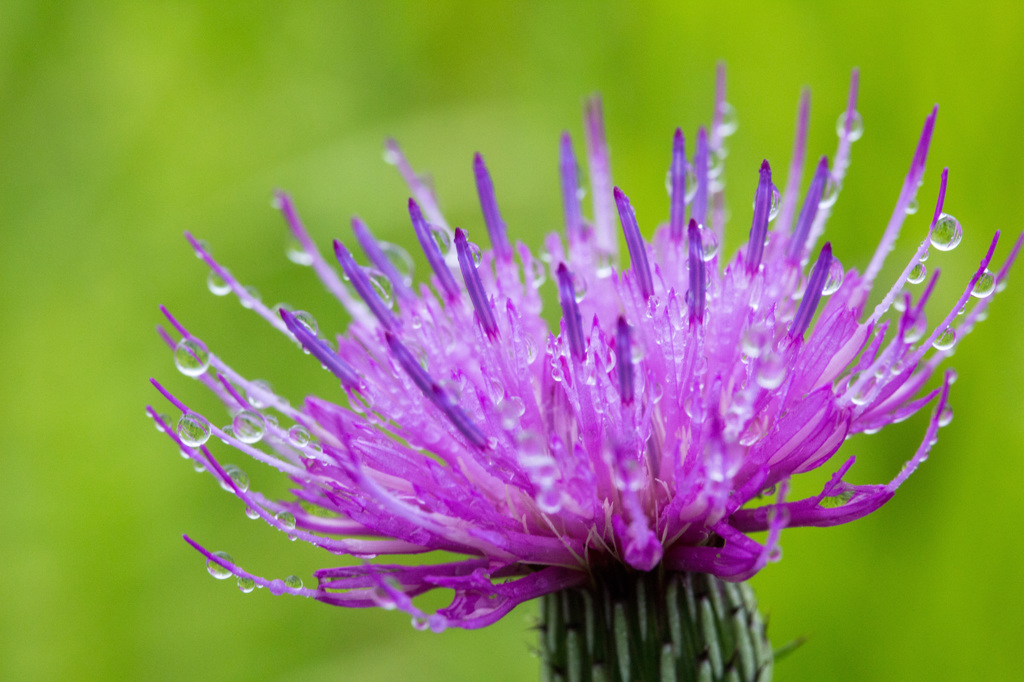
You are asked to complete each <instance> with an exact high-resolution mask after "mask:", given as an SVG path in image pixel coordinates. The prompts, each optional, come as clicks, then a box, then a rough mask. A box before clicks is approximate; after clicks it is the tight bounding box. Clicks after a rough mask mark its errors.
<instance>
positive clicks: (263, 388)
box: [246, 379, 271, 410]
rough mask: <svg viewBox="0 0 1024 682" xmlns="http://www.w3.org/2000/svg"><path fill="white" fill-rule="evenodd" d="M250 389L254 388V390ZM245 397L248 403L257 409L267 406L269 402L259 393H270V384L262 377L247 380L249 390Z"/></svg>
mask: <svg viewBox="0 0 1024 682" xmlns="http://www.w3.org/2000/svg"><path fill="white" fill-rule="evenodd" d="M252 389H256V390H255V391H254V390H252ZM247 393H248V395H246V398H247V399H248V401H249V404H250V405H252V406H253V407H255V408H256V409H257V410H259V409H262V408H264V407H267V406H268V405H269V404H270V403H269V402H268V401H266V400H264V399H263V396H262V395H261V393H271V388H270V384H269V383H267V382H266V381H264V380H263V379H256V380H254V381H250V382H249V391H248V392H247Z"/></svg>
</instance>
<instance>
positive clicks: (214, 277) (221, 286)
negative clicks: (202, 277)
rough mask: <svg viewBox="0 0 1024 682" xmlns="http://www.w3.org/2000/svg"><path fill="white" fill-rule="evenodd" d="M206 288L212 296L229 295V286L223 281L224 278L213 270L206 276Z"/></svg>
mask: <svg viewBox="0 0 1024 682" xmlns="http://www.w3.org/2000/svg"><path fill="white" fill-rule="evenodd" d="M206 288H207V289H209V290H210V293H211V294H213V295H214V296H227V295H228V294H230V293H231V285H229V284H228V283H227V282H225V281H224V278H223V277H221V276H220V275H218V274H217V273H216V272H215V271H214V270H210V272H209V273H208V274H207V275H206Z"/></svg>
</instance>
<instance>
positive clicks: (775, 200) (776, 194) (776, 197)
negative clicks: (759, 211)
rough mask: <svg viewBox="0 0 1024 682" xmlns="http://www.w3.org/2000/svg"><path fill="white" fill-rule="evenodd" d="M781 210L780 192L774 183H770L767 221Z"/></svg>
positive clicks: (773, 218) (775, 216)
mask: <svg viewBox="0 0 1024 682" xmlns="http://www.w3.org/2000/svg"><path fill="white" fill-rule="evenodd" d="M780 210H782V192H780V191H779V188H778V187H776V186H775V185H772V203H771V207H770V208H769V209H768V222H771V221H773V220H775V219H776V218H777V217H778V215H779V211H780Z"/></svg>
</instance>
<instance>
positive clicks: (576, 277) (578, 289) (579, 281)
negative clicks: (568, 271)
mask: <svg viewBox="0 0 1024 682" xmlns="http://www.w3.org/2000/svg"><path fill="white" fill-rule="evenodd" d="M572 288H573V291H574V292H575V294H576V302H577V303H581V302H582V301H583V299H584V298H586V297H587V280H586V278H585V277H584V276H583V275H580V274H577V273H573V275H572Z"/></svg>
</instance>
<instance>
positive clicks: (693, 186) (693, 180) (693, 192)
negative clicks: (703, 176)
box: [686, 163, 697, 203]
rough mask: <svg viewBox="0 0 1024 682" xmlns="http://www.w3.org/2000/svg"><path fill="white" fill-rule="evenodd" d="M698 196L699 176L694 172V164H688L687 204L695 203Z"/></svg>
mask: <svg viewBox="0 0 1024 682" xmlns="http://www.w3.org/2000/svg"><path fill="white" fill-rule="evenodd" d="M695 196H697V174H696V173H695V172H694V170H693V164H691V163H688V164H686V203H690V202H691V201H693V198H694V197H695Z"/></svg>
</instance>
